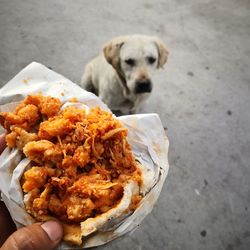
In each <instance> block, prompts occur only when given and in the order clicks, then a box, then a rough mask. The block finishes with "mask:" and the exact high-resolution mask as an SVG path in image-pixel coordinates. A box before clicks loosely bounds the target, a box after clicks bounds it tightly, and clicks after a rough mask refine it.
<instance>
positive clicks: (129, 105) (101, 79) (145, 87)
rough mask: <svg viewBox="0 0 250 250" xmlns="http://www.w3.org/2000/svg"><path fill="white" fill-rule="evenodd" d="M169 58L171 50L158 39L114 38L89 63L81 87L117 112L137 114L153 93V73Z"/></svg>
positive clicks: (144, 37)
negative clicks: (144, 101) (143, 102)
mask: <svg viewBox="0 0 250 250" xmlns="http://www.w3.org/2000/svg"><path fill="white" fill-rule="evenodd" d="M167 57H168V50H167V48H166V47H165V45H164V44H163V42H162V41H161V40H160V39H159V38H157V37H150V36H143V35H131V36H123V37H117V38H114V39H113V40H111V41H110V42H109V43H108V44H106V45H105V46H104V48H103V52H102V53H101V54H100V55H99V56H97V57H96V58H94V59H93V60H92V61H91V62H90V63H88V64H87V66H86V68H85V71H84V74H83V76H82V80H81V86H82V87H83V88H84V89H86V90H88V91H91V92H93V93H95V94H96V95H98V96H99V97H100V98H101V99H102V100H103V102H104V103H106V104H107V105H108V106H109V108H110V109H111V110H112V111H113V112H114V113H116V114H129V113H130V114H131V113H135V112H136V111H137V109H138V107H139V105H140V104H141V102H142V101H143V100H145V99H146V98H148V96H149V95H150V93H151V91H152V88H153V83H152V80H151V75H152V72H153V71H154V70H155V69H158V68H160V67H162V66H163V65H164V64H165V63H166V61H167Z"/></svg>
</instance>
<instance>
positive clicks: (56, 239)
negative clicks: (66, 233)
mask: <svg viewBox="0 0 250 250" xmlns="http://www.w3.org/2000/svg"><path fill="white" fill-rule="evenodd" d="M62 237H63V229H62V226H61V225H60V224H59V223H58V222H56V221H47V222H45V223H43V224H41V225H40V224H33V225H31V226H28V227H23V228H21V229H19V230H17V231H16V232H15V233H13V234H12V235H11V236H10V237H9V238H8V239H7V241H6V242H5V243H4V244H3V246H2V248H1V250H37V249H39V250H40V249H41V250H43V249H44V250H50V249H54V248H55V247H56V246H57V245H58V244H59V243H60V241H61V239H62Z"/></svg>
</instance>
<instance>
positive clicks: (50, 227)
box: [41, 220, 63, 241]
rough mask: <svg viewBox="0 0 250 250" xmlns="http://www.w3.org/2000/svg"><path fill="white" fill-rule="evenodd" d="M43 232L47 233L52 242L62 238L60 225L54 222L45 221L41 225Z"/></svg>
mask: <svg viewBox="0 0 250 250" xmlns="http://www.w3.org/2000/svg"><path fill="white" fill-rule="evenodd" d="M41 227H42V228H43V230H44V231H45V232H46V233H47V235H48V236H49V238H50V239H51V240H52V241H59V240H60V239H61V238H62V236H63V230H62V227H61V225H60V224H59V223H58V222H56V221H53V220H51V221H46V222H45V223H43V224H42V225H41Z"/></svg>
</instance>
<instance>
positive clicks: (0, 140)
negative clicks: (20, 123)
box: [0, 134, 6, 154]
mask: <svg viewBox="0 0 250 250" xmlns="http://www.w3.org/2000/svg"><path fill="white" fill-rule="evenodd" d="M5 148H6V142H5V134H1V135H0V154H1V153H2V152H3V150H4V149H5Z"/></svg>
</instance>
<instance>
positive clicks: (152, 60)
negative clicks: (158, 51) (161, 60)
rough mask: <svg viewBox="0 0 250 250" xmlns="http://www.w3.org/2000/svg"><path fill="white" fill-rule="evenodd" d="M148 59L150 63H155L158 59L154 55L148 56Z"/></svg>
mask: <svg viewBox="0 0 250 250" xmlns="http://www.w3.org/2000/svg"><path fill="white" fill-rule="evenodd" d="M147 60H148V63H149V64H153V63H154V62H155V61H156V59H155V58H154V57H152V56H149V57H148V58H147Z"/></svg>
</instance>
